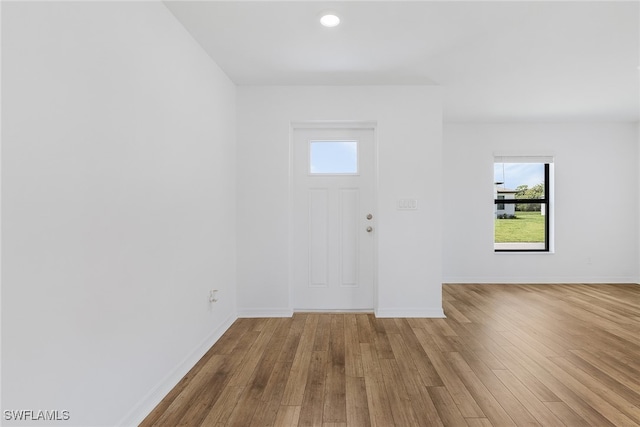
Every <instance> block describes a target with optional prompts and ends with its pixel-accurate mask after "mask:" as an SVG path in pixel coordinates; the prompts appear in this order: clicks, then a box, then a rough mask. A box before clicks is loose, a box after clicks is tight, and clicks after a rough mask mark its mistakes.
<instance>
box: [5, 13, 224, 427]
mask: <svg viewBox="0 0 640 427" xmlns="http://www.w3.org/2000/svg"><path fill="white" fill-rule="evenodd" d="M2 7H3V14H2V18H3V19H2V31H3V45H2V54H3V58H2V59H3V69H2V71H3V74H2V77H3V79H2V85H3V88H2V89H3V97H2V103H3V109H2V113H3V115H2V119H3V128H2V131H3V132H2V144H3V145H2V150H3V152H2V154H3V156H2V172H3V176H2V179H3V181H2V183H3V187H2V220H3V224H2V226H3V228H2V232H3V236H2V237H3V241H2V244H3V252H2V266H3V270H2V409H3V410H19V409H33V410H60V411H63V410H67V411H69V412H70V417H71V419H70V421H67V422H60V423H59V424H60V425H65V426H66V425H76V426H92V425H115V424H117V423H122V424H124V425H135V424H136V423H137V422H139V421H140V417H141V416H144V415H146V413H148V411H149V410H150V409H151V408H152V407H153V405H154V404H155V403H157V399H159V398H161V397H163V395H164V394H165V393H166V392H167V391H168V389H169V388H170V387H171V386H173V385H174V384H175V382H176V381H177V380H179V378H180V377H181V375H182V374H184V373H185V372H186V370H187V369H189V368H190V367H191V366H192V364H193V363H194V362H195V361H196V360H197V358H199V357H200V356H201V355H202V353H203V352H204V350H206V349H207V348H208V347H209V346H210V344H211V343H212V342H213V341H214V340H215V339H216V338H217V336H218V335H219V334H220V333H221V332H223V331H224V330H225V329H226V328H227V327H228V325H229V323H230V322H231V321H232V320H233V319H235V313H236V305H235V294H236V291H235V285H234V284H235V255H234V253H235V187H234V180H235V142H234V139H235V86H234V85H233V84H232V83H231V82H230V81H229V80H228V79H227V77H226V76H225V75H224V74H223V73H222V72H221V71H220V69H219V68H218V67H217V66H216V65H215V64H214V63H213V62H212V61H211V59H210V58H209V57H208V56H206V55H205V54H204V52H203V51H202V50H201V48H200V47H199V46H198V45H197V44H196V43H195V42H194V41H193V40H192V38H191V37H190V36H189V35H188V33H187V32H186V30H185V29H184V28H183V27H182V26H181V25H180V24H179V23H178V22H177V21H176V20H175V18H174V17H173V15H171V13H170V12H169V11H168V10H167V9H166V8H165V7H164V6H163V5H162V4H161V3H156V2H153V3H152V2H142V3H132V2H104V3H103V2H86V3H83V2H65V3H63V2H56V3H49V2H43V3H30V2H15V3H11V2H3V4H2ZM211 288H217V289H220V292H219V299H220V302H218V303H217V304H215V305H210V304H209V302H208V291H209V289H211ZM154 390H155V391H156V392H157V393H156V394H154V393H153V392H154ZM3 418H4V413H3ZM34 424H35V425H46V424H47V423H44V422H42V421H39V422H35V423H34ZM3 425H12V422H10V421H4V424H3Z"/></svg>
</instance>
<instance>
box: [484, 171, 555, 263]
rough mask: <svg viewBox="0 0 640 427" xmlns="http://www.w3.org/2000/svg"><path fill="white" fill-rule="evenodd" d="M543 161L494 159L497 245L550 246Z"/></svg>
mask: <svg viewBox="0 0 640 427" xmlns="http://www.w3.org/2000/svg"><path fill="white" fill-rule="evenodd" d="M547 168H548V165H545V164H544V163H507V162H496V163H494V221H495V224H494V230H495V234H494V237H495V238H494V248H495V249H496V250H515V251H518V250H523V251H527V250H547V249H548V247H547V244H546V239H547V227H548V218H547V215H546V213H547V209H546V203H545V202H546V201H547V198H546V194H545V191H546V188H547V186H546V182H545V180H546V178H545V177H546V176H547V174H546V172H545V171H546V170H548V169H547Z"/></svg>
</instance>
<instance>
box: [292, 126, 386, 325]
mask: <svg viewBox="0 0 640 427" xmlns="http://www.w3.org/2000/svg"><path fill="white" fill-rule="evenodd" d="M299 129H320V130H324V129H345V130H349V129H351V130H371V131H373V205H374V214H375V215H376V216H377V215H378V212H379V209H378V123H377V122H376V121H375V120H309V121H293V122H290V124H289V311H290V312H292V313H293V311H294V307H293V301H294V296H293V293H294V269H293V265H294V244H295V242H294V232H293V224H294V194H295V191H294V184H295V182H294V177H295V174H294V142H295V141H294V131H296V130H299ZM377 224H378V228H379V224H380V223H379V218H378V222H377ZM372 237H373V266H372V268H373V272H372V274H373V307H372V309H373V311H372V312H376V311H377V310H378V233H373V236H372ZM338 311H344V310H338Z"/></svg>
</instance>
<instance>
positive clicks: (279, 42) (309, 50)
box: [165, 0, 640, 122]
mask: <svg viewBox="0 0 640 427" xmlns="http://www.w3.org/2000/svg"><path fill="white" fill-rule="evenodd" d="M165 4H166V5H167V7H168V8H169V10H170V11H171V12H172V13H173V14H174V15H175V16H176V17H177V19H178V20H179V21H180V22H181V23H182V24H183V25H184V26H185V28H186V29H187V30H188V31H189V32H190V33H191V34H192V35H193V37H194V38H195V39H196V40H197V41H198V42H199V43H200V44H201V45H202V47H203V48H204V49H205V50H206V51H207V52H208V53H209V55H210V56H211V57H212V58H213V59H214V60H215V62H216V63H217V64H218V65H219V66H220V67H221V68H222V69H223V70H224V71H225V72H226V73H227V75H228V76H229V77H230V78H231V80H233V81H234V82H235V83H236V84H237V85H437V86H441V87H442V88H443V94H444V95H443V96H444V103H443V108H444V118H445V120H446V121H574V120H575V121H580V120H597V121H633V122H635V121H638V118H639V117H640V108H639V103H640V85H639V82H640V69H639V68H638V67H639V66H640V7H639V3H638V2H637V1H628V2H624V1H622V2H612V1H600V2H593V1H589V2H587V1H569V2H556V1H538V0H536V1H495V2H494V1H470V2H461V1H409V2H405V1H371V2H370V1H340V2H316V1H282V2H273V1H256V2H250V1H166V2H165ZM326 10H331V11H334V12H335V13H336V14H337V15H339V16H340V18H341V20H342V22H341V24H340V25H339V26H338V27H335V28H324V27H322V26H321V25H320V24H319V22H318V21H319V18H320V14H321V13H322V12H323V11H326Z"/></svg>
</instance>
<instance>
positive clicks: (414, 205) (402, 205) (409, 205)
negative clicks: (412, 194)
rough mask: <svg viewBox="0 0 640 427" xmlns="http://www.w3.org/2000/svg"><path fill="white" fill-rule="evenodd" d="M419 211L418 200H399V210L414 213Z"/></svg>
mask: <svg viewBox="0 0 640 427" xmlns="http://www.w3.org/2000/svg"><path fill="white" fill-rule="evenodd" d="M417 209H418V200H417V199H398V210H401V211H414V210H417Z"/></svg>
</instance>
